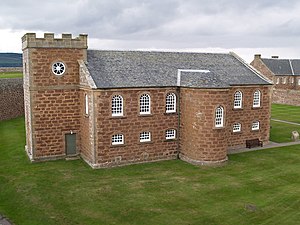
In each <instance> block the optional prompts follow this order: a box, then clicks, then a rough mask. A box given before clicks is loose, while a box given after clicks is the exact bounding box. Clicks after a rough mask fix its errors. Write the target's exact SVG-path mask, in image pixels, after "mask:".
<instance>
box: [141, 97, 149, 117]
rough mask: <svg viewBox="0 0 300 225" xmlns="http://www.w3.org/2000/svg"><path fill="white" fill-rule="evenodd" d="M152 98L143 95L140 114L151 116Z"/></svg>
mask: <svg viewBox="0 0 300 225" xmlns="http://www.w3.org/2000/svg"><path fill="white" fill-rule="evenodd" d="M150 101H151V98H150V95H148V94H142V95H141V97H140V114H150V107H151V102H150Z"/></svg>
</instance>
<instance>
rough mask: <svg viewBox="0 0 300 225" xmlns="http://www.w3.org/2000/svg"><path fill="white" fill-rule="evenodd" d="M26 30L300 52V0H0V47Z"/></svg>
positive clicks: (247, 51)
mask: <svg viewBox="0 0 300 225" xmlns="http://www.w3.org/2000/svg"><path fill="white" fill-rule="evenodd" d="M26 32H36V33H37V34H38V36H39V37H42V34H43V33H44V32H53V33H55V34H61V33H72V34H73V35H74V36H77V35H78V34H80V33H87V34H88V35H89V43H88V44H89V48H90V49H126V50H129V49H131V50H133V49H150V50H171V51H177V50H180V51H199V52H230V51H234V52H236V53H237V54H238V55H240V56H241V57H242V58H244V59H245V60H246V61H247V62H250V61H251V60H252V59H253V55H254V54H255V53H261V54H262V56H263V57H270V56H271V55H279V57H280V58H300V1H299V0H252V1H242V0H47V1H41V0H39V1H38V0H1V2H0V38H1V42H0V52H21V37H22V36H23V35H24V34H25V33H26Z"/></svg>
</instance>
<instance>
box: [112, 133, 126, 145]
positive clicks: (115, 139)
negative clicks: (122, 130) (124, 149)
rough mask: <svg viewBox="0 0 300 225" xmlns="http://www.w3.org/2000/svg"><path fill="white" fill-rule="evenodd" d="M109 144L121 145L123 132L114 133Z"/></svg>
mask: <svg viewBox="0 0 300 225" xmlns="http://www.w3.org/2000/svg"><path fill="white" fill-rule="evenodd" d="M111 144H112V145H122V144H124V135H123V134H114V135H113V136H112V137H111Z"/></svg>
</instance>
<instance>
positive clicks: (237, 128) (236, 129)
mask: <svg viewBox="0 0 300 225" xmlns="http://www.w3.org/2000/svg"><path fill="white" fill-rule="evenodd" d="M241 130H242V126H241V124H240V123H235V124H233V128H232V132H234V133H235V132H240V131H241Z"/></svg>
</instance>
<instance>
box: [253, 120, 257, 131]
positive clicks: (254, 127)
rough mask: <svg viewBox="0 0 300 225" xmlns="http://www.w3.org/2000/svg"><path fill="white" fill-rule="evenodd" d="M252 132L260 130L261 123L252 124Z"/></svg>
mask: <svg viewBox="0 0 300 225" xmlns="http://www.w3.org/2000/svg"><path fill="white" fill-rule="evenodd" d="M252 130H259V121H255V122H253V123H252Z"/></svg>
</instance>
